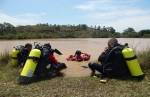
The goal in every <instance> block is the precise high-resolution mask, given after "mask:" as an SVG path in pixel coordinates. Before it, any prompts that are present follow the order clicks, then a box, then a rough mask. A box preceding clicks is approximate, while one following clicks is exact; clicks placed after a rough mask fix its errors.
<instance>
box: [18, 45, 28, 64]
mask: <svg viewBox="0 0 150 97" xmlns="http://www.w3.org/2000/svg"><path fill="white" fill-rule="evenodd" d="M29 53H30V51H29V50H28V49H27V48H24V49H23V50H22V51H21V52H20V53H19V54H18V62H19V66H21V67H23V66H24V64H25V62H26V60H27V58H28V56H29Z"/></svg>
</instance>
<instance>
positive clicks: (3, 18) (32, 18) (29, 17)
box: [0, 12, 46, 26]
mask: <svg viewBox="0 0 150 97" xmlns="http://www.w3.org/2000/svg"><path fill="white" fill-rule="evenodd" d="M45 15H46V13H39V14H35V13H25V14H19V15H15V16H12V15H8V14H6V13H4V12H0V23H3V22H8V23H11V24H13V25H15V26H17V25H33V24H37V23H41V22H43V19H42V18H43V17H44V16H45Z"/></svg>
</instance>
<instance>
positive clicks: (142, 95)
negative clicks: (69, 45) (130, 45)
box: [0, 50, 150, 97]
mask: <svg viewBox="0 0 150 97" xmlns="http://www.w3.org/2000/svg"><path fill="white" fill-rule="evenodd" d="M138 58H139V60H140V63H141V66H142V68H143V71H144V72H145V73H146V77H145V79H144V80H143V81H136V80H132V79H130V80H119V79H111V80H109V81H108V83H106V84H103V83H100V81H99V79H98V78H91V77H83V78H79V77H78V78H63V77H57V78H53V79H49V80H43V81H40V82H36V83H32V84H30V85H26V86H21V85H18V84H17V83H16V79H17V77H16V76H17V73H18V70H17V69H16V68H12V66H11V65H10V63H9V57H8V53H7V54H3V55H1V56H0V97H150V92H149V90H150V75H149V74H150V50H147V51H143V52H140V53H138Z"/></svg>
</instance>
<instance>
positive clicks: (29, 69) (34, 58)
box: [20, 49, 41, 78]
mask: <svg viewBox="0 0 150 97" xmlns="http://www.w3.org/2000/svg"><path fill="white" fill-rule="evenodd" d="M40 56H41V51H40V50H39V49H33V50H31V52H30V54H29V57H28V59H27V60H26V63H25V65H24V68H23V70H22V72H21V74H20V76H21V77H29V78H30V77H32V76H33V74H34V71H35V69H36V66H37V64H38V59H39V58H40Z"/></svg>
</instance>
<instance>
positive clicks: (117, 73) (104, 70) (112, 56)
mask: <svg viewBox="0 0 150 97" xmlns="http://www.w3.org/2000/svg"><path fill="white" fill-rule="evenodd" d="M126 46H127V44H126V45H121V44H119V43H118V40H117V39H116V38H112V39H110V40H109V41H108V47H106V48H105V50H104V52H102V53H101V55H100V56H99V58H98V62H99V63H89V64H88V66H89V68H90V69H91V71H92V72H91V76H95V71H98V72H100V73H101V74H102V76H101V78H102V80H101V81H107V80H105V79H107V78H108V77H125V76H130V72H129V70H128V67H127V65H126V62H125V60H124V58H123V56H122V54H121V51H122V50H123V48H124V47H126ZM103 79H104V80H103Z"/></svg>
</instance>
